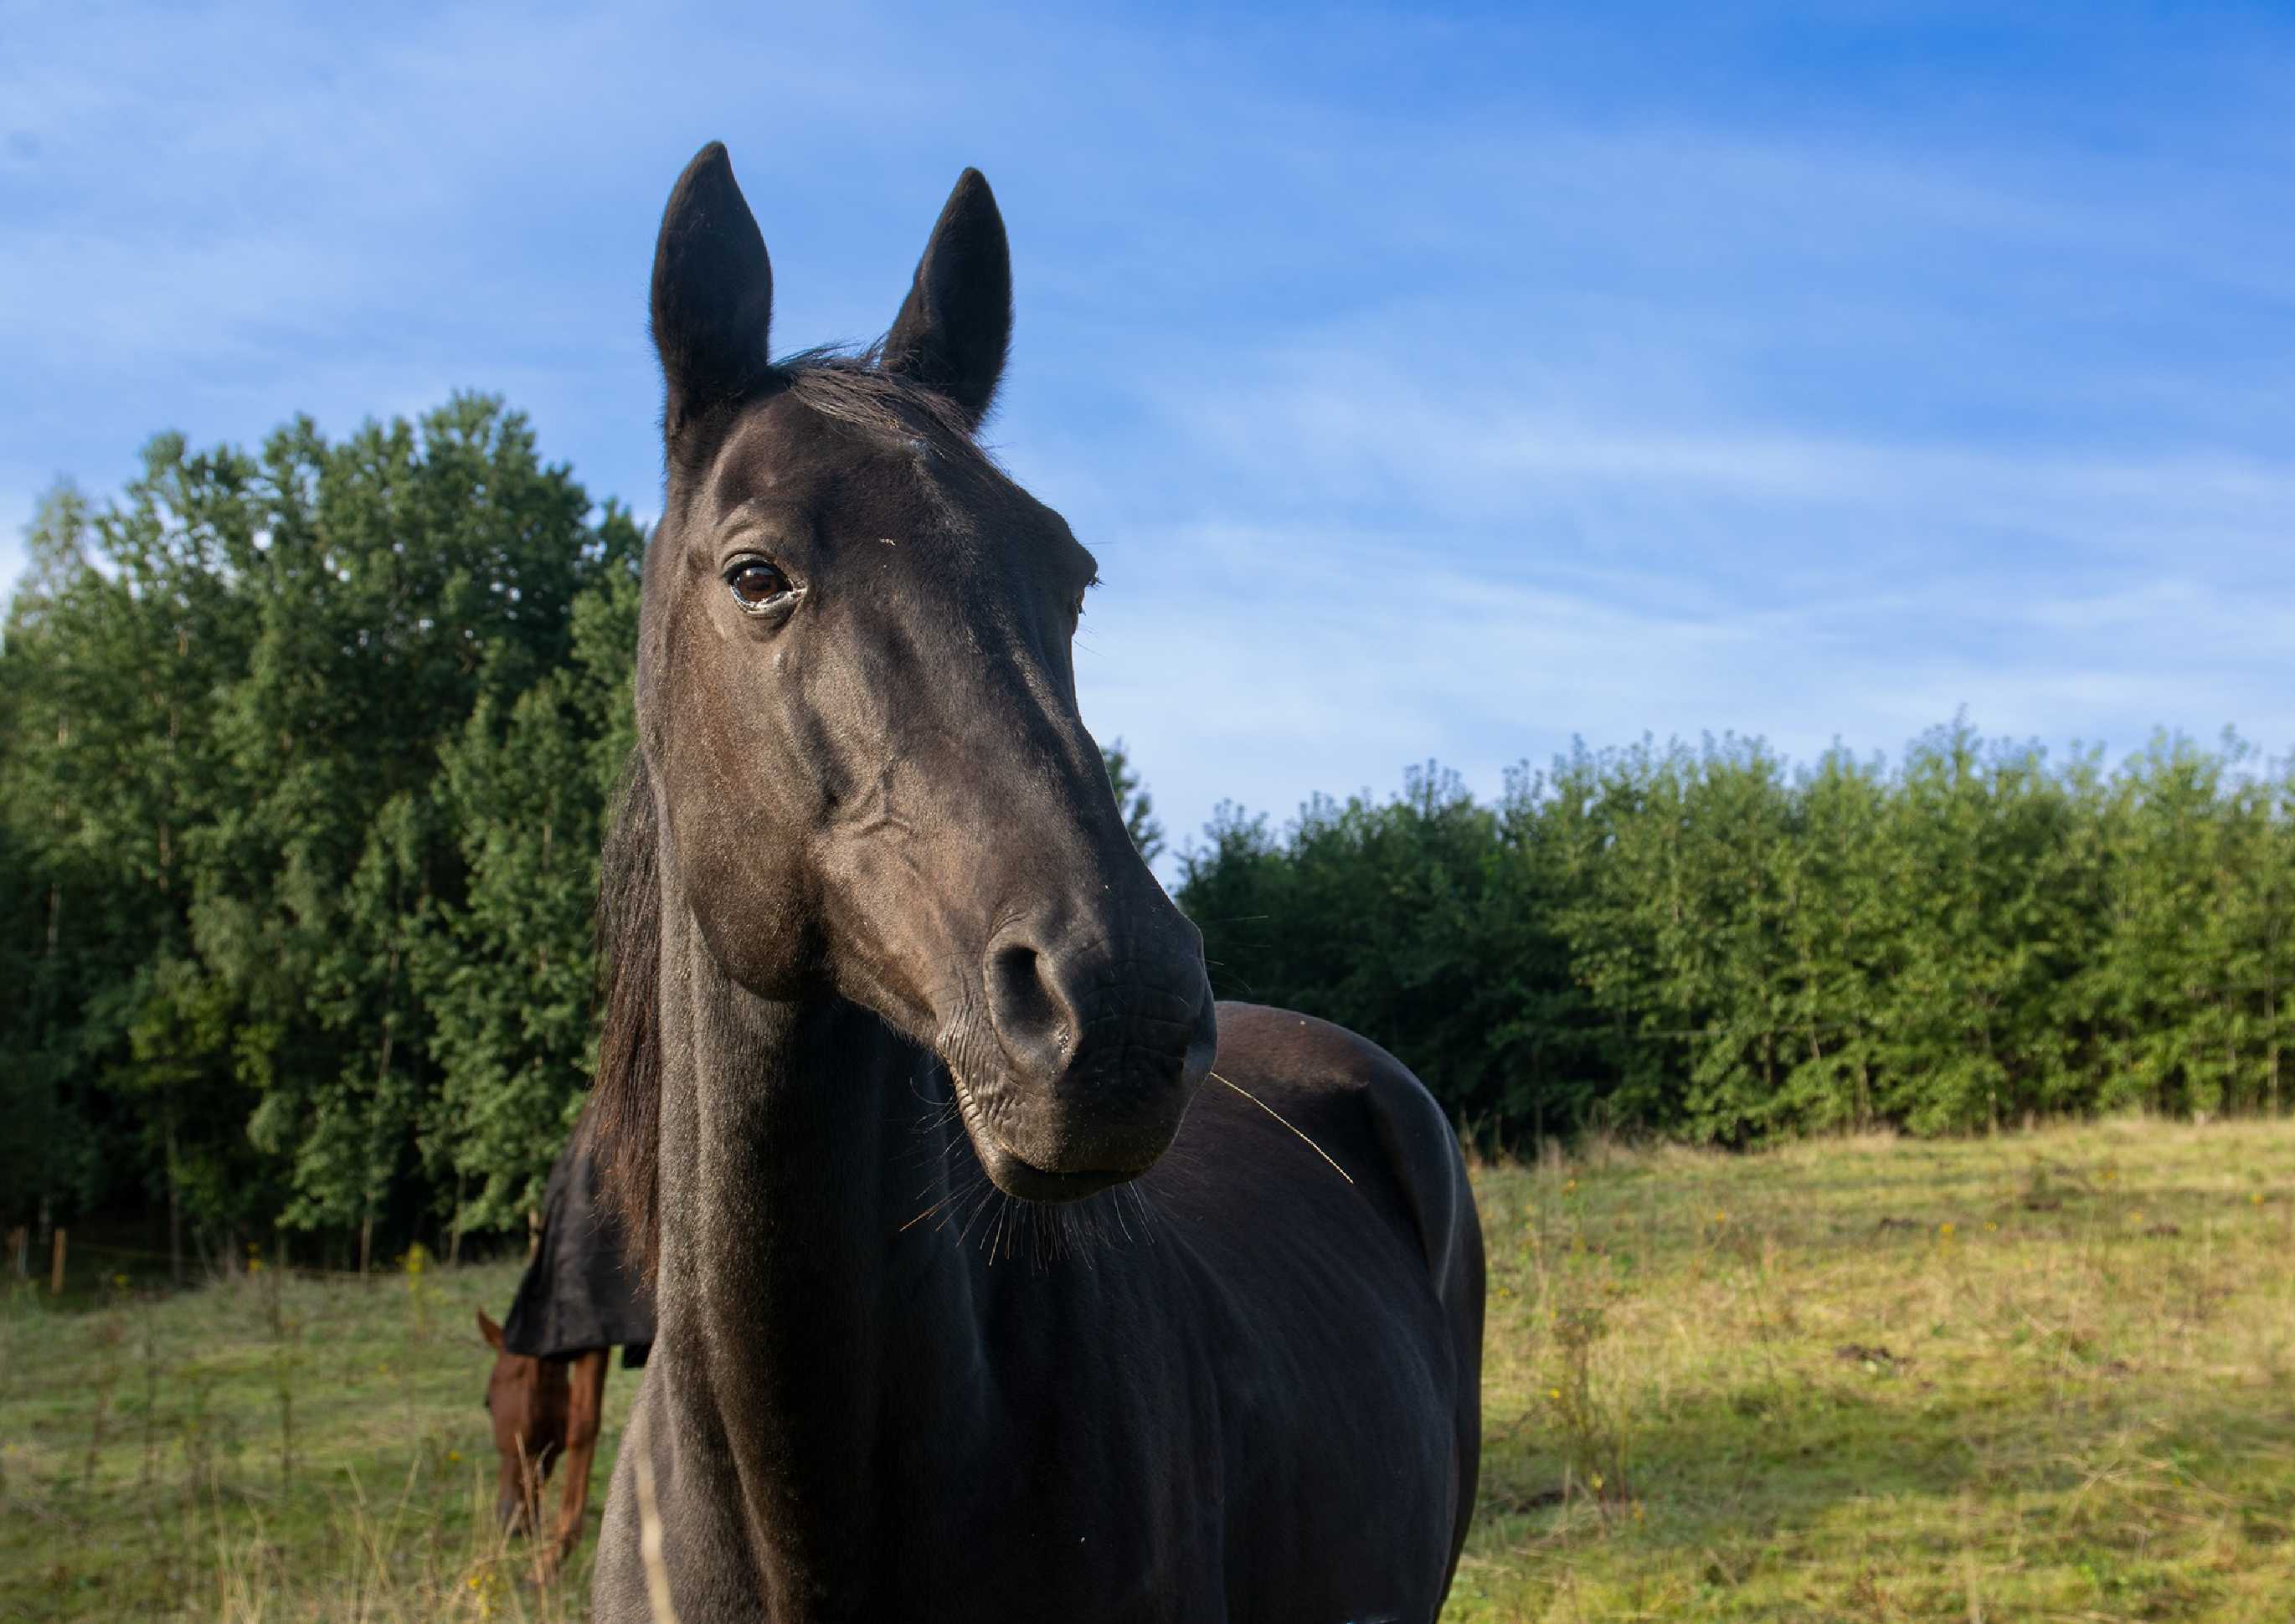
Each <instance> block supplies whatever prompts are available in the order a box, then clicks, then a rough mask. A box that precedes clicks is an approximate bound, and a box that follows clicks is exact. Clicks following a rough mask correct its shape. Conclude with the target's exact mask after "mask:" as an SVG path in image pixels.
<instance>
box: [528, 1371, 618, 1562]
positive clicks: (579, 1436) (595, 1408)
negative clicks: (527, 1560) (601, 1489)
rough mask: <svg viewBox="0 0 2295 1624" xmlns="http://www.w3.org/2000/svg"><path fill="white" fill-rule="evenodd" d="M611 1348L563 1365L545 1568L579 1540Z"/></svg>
mask: <svg viewBox="0 0 2295 1624" xmlns="http://www.w3.org/2000/svg"><path fill="white" fill-rule="evenodd" d="M613 1352H614V1351H613V1350H612V1349H611V1348H592V1349H591V1350H590V1351H588V1352H586V1353H577V1354H576V1355H575V1356H574V1359H573V1360H572V1361H571V1363H570V1365H569V1367H568V1370H567V1378H566V1385H567V1397H566V1454H565V1457H564V1458H563V1459H561V1460H560V1461H559V1464H558V1469H559V1473H561V1475H562V1481H561V1482H560V1484H559V1501H558V1527H557V1529H556V1530H554V1531H553V1533H552V1535H551V1541H550V1544H549V1546H547V1547H546V1549H545V1550H544V1552H543V1564H544V1566H545V1568H546V1569H548V1570H552V1571H554V1570H555V1569H556V1568H557V1566H558V1564H559V1563H562V1562H564V1561H565V1560H566V1558H567V1556H568V1554H570V1553H571V1552H572V1551H573V1549H574V1547H575V1546H576V1545H578V1544H580V1543H581V1540H582V1524H583V1522H584V1520H585V1519H586V1518H587V1516H588V1514H589V1510H590V1462H591V1459H592V1457H594V1456H595V1455H596V1454H597V1452H598V1422H599V1417H600V1415H601V1413H602V1412H603V1411H604V1408H605V1402H606V1371H607V1368H608V1363H609V1361H610V1360H611V1359H612V1358H613Z"/></svg>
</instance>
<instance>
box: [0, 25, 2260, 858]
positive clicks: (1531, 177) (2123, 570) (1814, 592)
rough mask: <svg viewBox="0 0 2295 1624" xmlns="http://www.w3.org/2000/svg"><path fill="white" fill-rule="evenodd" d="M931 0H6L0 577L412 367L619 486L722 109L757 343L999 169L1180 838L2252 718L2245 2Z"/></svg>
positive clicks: (1050, 416) (814, 338)
mask: <svg viewBox="0 0 2295 1624" xmlns="http://www.w3.org/2000/svg"><path fill="white" fill-rule="evenodd" d="M956 9H957V8H952V7H946V6H929V7H928V6H923V5H918V6H914V7H909V8H889V7H884V6H878V5H871V4H849V5H848V4H840V5H837V6H833V7H806V8H796V15H794V16H782V15H780V14H779V12H780V8H774V7H768V6H760V5H752V6H745V7H729V8H723V9H722V10H719V11H715V12H713V11H710V10H706V9H692V10H682V9H678V8H674V7H671V6H666V5H653V4H649V5H647V6H644V7H637V6H630V7H626V8H619V9H602V8H590V7H585V6H584V5H581V4H553V5H550V6H547V7H534V8H519V7H510V6H493V7H486V6H475V5H472V6H460V7H455V8H452V9H432V8H428V7H424V6H420V5H415V6H408V7H399V8H360V9H354V8H348V7H307V6H306V7H294V8H289V7H279V8H271V7H265V6H259V5H240V6H232V7H225V8H216V9H207V8H200V7H192V6H173V5H171V6H164V7H161V6H144V5H102V4H74V5H69V6H57V5H52V4H51V5H30V4H19V0H0V37H4V38H5V39H6V40H7V41H8V48H7V49H6V50H5V51H4V52H0V220H4V222H5V228H4V229H5V241H6V242H7V251H6V253H4V254H0V379H4V380H5V383H4V387H0V580H12V579H13V577H14V575H15V574H16V572H17V569H18V567H19V566H20V561H21V558H22V550H21V546H20V535H21V531H22V527H23V525H24V523H25V521H26V520H27V519H28V518H29V515H30V513H31V510H32V506H33V503H34V502H35V501H36V500H37V495H38V494H39V492H40V491H41V490H43V489H44V488H45V487H46V486H48V485H49V484H50V483H51V482H52V481H53V479H55V478H56V477H58V476H60V475H69V476H71V477H74V478H76V479H78V481H79V482H80V483H81V484H82V485H83V486H86V487H87V488H89V489H91V490H93V491H95V492H98V493H102V492H107V491H110V490H113V489H116V488H117V487H118V484H119V483H120V482H121V480H122V479H124V478H125V477H127V475H128V474H129V473H130V472H131V471H132V469H133V467H134V464H135V452H136V449H137V447H138V446H139V445H141V444H142V443H143V440H144V439H145V438H146V437H148V436H149V435H150V434H151V433H152V432H153V431H155V430H157V429H160V428H180V429H182V430H184V432H185V433H187V434H189V435H190V436H191V437H192V439H193V440H194V441H195V442H199V443H209V442H214V441H217V440H230V441H235V442H240V443H252V442H253V441H255V440H256V439H257V438H259V437H260V436H261V435H262V434H263V433H264V432H265V430H267V429H268V428H271V427H272V426H274V425H275V424H276V423H278V422H280V421H281V420H283V419H285V418H286V417H287V416H289V415H290V413H292V412H297V411H308V412H312V413H314V415H315V416H316V417H317V418H318V419H319V420H320V421H321V423H322V424H323V426H324V427H326V428H328V429H329V430H330V431H331V432H340V431H342V430H345V429H347V428H351V427H353V426H354V425H355V423H356V422H357V421H358V420H360V419H361V418H363V417H365V416H369V415H387V414H391V413H400V412H415V411H419V410H421V409H422V408H424V407H427V406H429V405H432V404H437V403H438V402H440V401H441V400H443V399H444V398H445V396H446V395H447V394H448V393H449V392H450V391H452V390H453V389H457V388H480V389H486V390H492V391H495V392H498V393H501V394H502V395H505V396H508V397H509V398H510V401H511V402H512V403H514V404H517V405H519V407H521V408H523V409H524V410H526V411H527V412H528V413H530V414H531V416H532V417H533V419H534V420H535V425H536V428H537V429H538V431H539V433H540V436H541V438H542V442H543V448H544V450H545V452H546V453H547V454H549V455H550V456H551V457H552V458H554V459H559V460H564V461H570V462H571V463H572V464H573V465H574V467H575V469H576V470H577V472H578V473H579V474H580V475H581V477H583V478H584V481H585V483H586V484H587V485H588V486H589V488H590V489H591V491H592V493H593V494H597V495H600V496H604V495H608V494H611V495H617V496H619V497H621V498H622V499H623V500H624V501H625V502H628V503H630V504H631V505H632V506H633V507H634V508H635V509H636V510H638V511H639V512H640V513H641V514H650V513H651V512H652V511H653V510H655V509H656V508H657V503H658V489H659V471H658V470H659V461H658V454H659V453H658V445H657V439H656V430H655V423H656V412H657V380H656V377H655V373H654V370H653V362H652V358H651V355H650V352H649V348H648V347H647V344H646V340H645V335H644V302H645V281H646V274H647V270H648V266H649V257H650V252H651V243H652V238H653V233H654V228H655V225H656V224H657V220H658V217H659V211H660V207H661V203H662V200H663V199H664V197H665V196H666V193H667V190H668V187H669V184H670V183H671V181H672V180H673V179H674V177H675V175H676V174H677V172H678V170H679V168H680V167H682V164H683V163H684V161H685V159H687V158H688V157H689V156H690V154H691V153H692V151H693V150H694V149H695V148H696V147H698V145H699V144H700V143H703V142H704V141H706V140H709V139H712V138H723V140H725V141H726V142H727V143H729V145H730V146H731V150H732V154H733V161H734V165H735V167H736V169H737V171H738V172H739V175H740V177H741V181H742V184H743V186H744V188H745V189H746V190H747V193H748V196H749V199H750V201H751V204H752V206H753V207H754V208H755V210H756V213H757V215H758V217H759V220H760V222H761V224H763V226H764V233H765V238H766V241H767V242H768V244H769V245H770V247H771V250H772V257H773V264H774V270H775V290H776V298H777V307H776V313H775V314H776V319H775V323H774V328H775V338H776V341H777V344H778V345H779V346H780V347H782V348H795V347H801V346H804V345H810V344H813V343H818V342H821V341H825V340H830V339H853V340H860V339H868V338H870V337H873V336H874V335H875V334H876V333H878V331H881V329H882V328H883V327H884V325H885V324H886V322H887V321H888V320H889V319H890V317H891V314H892V313H893V310H894V307H895V306H896V305H897V302H898V299H899V297H900V295H901V293H902V289H903V287H904V284H905V281H906V278H907V275H908V273H909V270H910V268H911V265H913V263H914V260H915V257H916V255H917V252H918V251H919V249H920V248H921V247H922V245H923V240H924V235H925V233H926V231H927V228H928V226H929V225H930V224H931V221H932V218H933V216H934V215H935V212H936V210H937V209H938V208H939V205H940V202H941V200H942V199H943V197H944V196H945V195H946V192H947V190H948V187H949V185H950V184H951V182H952V181H953V180H954V178H955V176H956V174H957V172H958V171H959V170H960V168H961V167H963V166H965V165H966V164H976V165H977V166H979V167H981V168H982V169H983V170H984V171H985V172H986V174H987V175H988V176H989V178H990V180H991V182H992V184H994V186H995V187H996V190H997V194H998V197H999V199H1000V201H1001V203H1002V206H1003V209H1004V213H1005V216H1006V219H1007V222H1008V224H1009V226H1010V228H1011V233H1012V237H1013V247H1014V257H1015V273H1016V280H1017V303H1018V307H1019V326H1018V331H1017V339H1016V343H1015V347H1014V357H1013V366H1012V370H1011V371H1010V372H1009V375H1008V384H1007V388H1006V391H1005V393H1004V396H1003V397H1002V404H1001V409H1000V414H999V416H998V418H997V419H996V420H995V422H994V424H993V426H992V439H993V440H994V442H995V443H996V445H997V446H998V448H999V450H1000V455H1001V456H1002V457H1003V459H1004V461H1005V462H1006V464H1007V466H1008V467H1009V468H1010V469H1011V470H1012V471H1013V472H1014V473H1015V474H1016V475H1017V477H1020V478H1021V479H1022V480H1023V482H1025V483H1026V484H1027V485H1028V486H1030V487H1031V488H1033V490H1034V491H1036V493H1037V494H1039V495H1041V496H1042V497H1043V498H1044V499H1045V500H1047V501H1049V502H1052V503H1053V504H1054V505H1056V506H1058V507H1059V508H1060V509H1061V510H1063V511H1064V512H1065V513H1066V515H1067V516H1068V518H1069V519H1070V521H1071V522H1072V523H1073V524H1074V526H1075V529H1076V531H1077V533H1078V534H1079V535H1081V536H1082V537H1083V538H1084V540H1085V541H1086V542H1088V543H1090V545H1091V546H1092V548H1093V549H1094V551H1096V552H1098V555H1099V558H1100V559H1101V563H1102V574H1103V575H1104V577H1105V579H1106V581H1107V585H1106V586H1105V588H1104V589H1103V590H1102V591H1101V592H1098V593H1097V594H1095V595H1094V599H1093V601H1092V603H1091V606H1090V613H1089V615H1088V616H1087V618H1086V620H1085V623H1084V633H1083V640H1082V650H1081V652H1080V655H1079V675H1080V678H1081V681H1082V687H1083V696H1084V713H1085V718H1086V720H1087V722H1090V724H1091V726H1092V728H1093V729H1094V730H1095V731H1096V732H1098V733H1099V734H1100V735H1101V736H1102V737H1103V738H1106V737H1112V736H1115V735H1117V734H1121V735H1123V736H1124V737H1125V738H1126V739H1128V740H1129V741H1130V743H1131V747H1132V750H1133V754H1134V755H1135V756H1136V758H1137V759H1138V761H1139V764H1140V766H1141V767H1142V768H1143V770H1144V771H1145V772H1146V774H1147V779H1148V781H1149V783H1150V786H1151V788H1153V789H1154V790H1155V792H1156V796H1157V799H1158V801H1159V803H1160V804H1161V805H1162V808H1163V810H1164V812H1165V814H1166V820H1167V821H1168V822H1169V823H1170V825H1171V826H1172V830H1173V833H1174V834H1175V836H1178V835H1184V834H1186V833H1187V832H1188V831H1190V830H1192V829H1193V828H1196V827H1197V825H1198V824H1200V823H1201V821H1202V820H1204V818H1205V816H1207V815H1208V814H1209V812H1210V811H1211V809H1212V807H1213V804H1214V803H1215V802H1217V801H1218V800H1220V799H1221V798H1233V799H1236V800H1238V801H1241V802H1243V803H1245V804H1247V805H1250V806H1253V807H1254V808H1263V809H1269V810H1271V811H1273V812H1275V813H1276V814H1277V815H1278V818H1280V817H1282V816H1286V815H1287V814H1288V813H1289V812H1291V811H1292V810H1293V809H1294V808H1295V806H1296V804H1298V802H1299V801H1300V800H1301V799H1302V798H1303V797H1304V796H1306V795H1308V794H1309V793H1310V792H1311V791H1314V790H1318V789H1323V790H1331V791H1336V792H1341V793H1344V792H1346V791H1349V790H1352V789H1356V788H1364V787H1368V788H1373V789H1374V790H1376V791H1378V792H1381V793H1384V792H1385V791H1387V790H1389V789H1391V788H1393V787H1395V786H1396V785H1397V784H1398V783H1399V782H1400V780H1401V773H1402V771H1403V769H1404V767H1405V766H1406V765H1407V764H1409V763H1412V762H1415V761H1418V760H1423V759H1425V758H1426V757H1428V756H1435V757H1439V758H1440V759H1441V760H1442V761H1443V762H1444V763H1448V764H1450V765H1453V766H1455V767H1457V768H1458V769H1460V770H1461V771H1464V772H1465V773H1466V776H1467V779H1468V780H1469V781H1470V782H1471V783H1473V784H1474V786H1476V787H1477V788H1482V789H1484V790H1491V789H1495V788H1497V785H1498V783H1499V774H1500V771H1501V770H1502V769H1503V767H1504V766H1506V765H1507V764H1508V763H1514V762H1516V761H1519V760H1522V759H1524V758H1529V759H1531V760H1532V761H1542V760H1544V759H1545V758H1546V757H1547V756H1548V755H1551V754H1552V753H1553V752H1554V751H1556V750H1557V749H1560V748H1564V747H1567V745H1568V742H1569V740H1570V739H1571V738H1572V736H1573V735H1581V736H1583V737H1584V738H1585V739H1588V740H1589V742H1592V743H1595V744H1609V743H1624V742H1630V741H1631V740H1633V739H1638V738H1639V737H1640V736H1641V735H1642V734H1644V733H1645V732H1652V733H1654V734H1656V735H1657V736H1658V737H1659V738H1661V739H1662V738H1664V737H1666V736H1669V735H1672V734H1680V735H1682V736H1685V737H1688V738H1692V739H1695V737H1696V736H1697V735H1698V734H1699V733H1700V732H1702V731H1705V730H1713V731H1719V730H1725V729H1726V730H1736V731H1738V732H1741V733H1758V734H1760V735H1763V736H1766V737H1767V738H1768V739H1770V740H1771V741H1772V742H1773V743H1774V744H1776V746H1777V747H1780V748H1782V749H1784V750H1785V751H1787V752H1789V753H1792V754H1794V755H1801V756H1803V757H1806V756H1809V755H1813V754H1814V753H1816V752H1817V751H1818V750H1820V749H1822V748H1823V747H1825V745H1826V744H1827V743H1828V742H1830V741H1831V740H1833V739H1836V738H1837V739H1840V740H1842V742H1844V743H1846V744H1848V745H1849V746H1850V747H1854V748H1856V749H1858V750H1859V751H1862V752H1870V751H1875V750H1880V751H1887V752H1890V753H1891V754H1892V755H1893V754H1894V753H1896V752H1897V751H1898V750H1899V749H1900V748H1901V747H1902V745H1903V743H1904V741H1905V740H1906V739H1907V738H1908V737H1910V736H1911V735H1913V734H1914V733H1915V732H1917V731H1919V730H1922V729H1923V728H1924V727H1926V726H1928V725H1930V724H1932V723H1934V722H1940V721H1944V720H1947V719H1948V718H1949V717H1951V716H1952V714H1954V713H1955V712H1956V710H1958V709H1961V708H1963V707H1965V708H1966V710H1967V712H1968V713H1969V714H1970V716H1971V717H1972V720H1974V721H1975V722H1977V723H1978V724H1979V725H1980V726H1981V727H1983V728H1984V729H1986V730H1988V731H1991V732H1996V733H2012V734H2016V735H2019V736H2024V735H2032V736H2038V737H2039V738H2041V739H2044V740H2046V741H2049V742H2051V743H2052V744H2054V745H2056V746H2059V747H2061V746H2063V745H2067V744H2069V743H2070V742H2071V741H2072V740H2074V739H2086V740H2090V741H2102V742H2103V743H2104V744H2105V745H2106V746H2107V747H2108V748H2109V749H2110V750H2111V753H2113V754H2114V755H2118V754H2119V753H2122V752H2124V751H2127V750H2131V749H2133V748H2135V747H2138V746H2140V745H2141V744H2142V743H2143V742H2144V739H2145V738H2146V736H2147V735H2148V734H2149V733H2150V732H2151V730H2152V729H2153V728H2154V727H2156V726H2161V725H2165V726H2168V727H2173V728H2179V729H2183V730H2187V731H2190V732H2193V733H2196V734H2200V735H2203V736H2206V735H2212V734H2213V733H2214V732H2215V731H2216V730H2218V729H2220V728H2222V727H2224V726H2226V725H2232V726H2235V727H2237V728H2238V729H2240V730H2242V732H2243V733H2245V734H2246V735H2248V736H2249V737H2250V738H2251V739H2254V740H2255V741H2256V742H2258V744H2260V745H2262V746H2263V747H2265V748H2266V749H2267V750H2270V751H2273V752H2284V751H2286V750H2288V749H2289V748H2291V747H2295V666H2291V660H2290V654H2291V651H2295V119H2291V118H2289V117H2288V116H2287V110H2288V109H2289V107H2290V106H2295V14H2291V13H2290V12H2288V11H2287V10H2286V9H2285V8H2280V9H2278V10H2277V11H2275V12H2274V11H2270V10H2257V11H2252V12H2242V11H2241V10H2239V9H2237V8H2232V7H2215V8H2210V9H2209V11H2208V12H2207V13H2206V14H2205V15H2204V16H2197V15H2193V14H2188V13H2186V12H2178V11H2171V10H2170V9H2168V8H2165V7H2158V8H2152V7H2113V6H2109V5H2086V6H2079V7H2065V8H2062V9H2051V8H2015V10H2016V12H2017V18H2016V20H2013V21H2012V20H2008V19H2007V17H2006V14H2005V13H2006V8H1994V7H1982V8H1970V9H1967V10H1960V11H1955V10H1950V9H1938V8H1927V7H1915V6H1896V5H1887V4H1869V5H1846V4H1843V5H1834V6H1807V7H1800V8H1796V9H1794V10H1793V11H1792V12H1785V11H1766V10H1745V9H1733V10H1730V11H1728V12H1727V14H1726V15H1725V14H1723V13H1722V12H1720V11H1719V10H1718V9H1717V8H1711V7H1704V6H1695V5H1683V6H1678V7H1658V8H1650V9H1646V10H1637V9H1633V8H1626V7H1602V8H1593V7H1584V6H1574V7H1555V8H1544V7H1536V6H1508V7H1503V8H1500V7H1490V8H1478V7H1458V8H1452V9H1450V10H1442V9H1440V8H1429V7H1426V6H1421V5H1413V6H1409V7H1408V8H1401V7H1398V8H1395V9H1393V10H1379V9H1375V8H1346V9H1336V10H1334V9H1329V8H1323V7H1312V8H1309V7H1302V8H1297V9H1295V10H1294V9H1290V8H1281V7H1262V8H1257V9H1254V10H1252V11H1249V12H1242V11H1239V10H1238V9H1237V8H1232V7H1220V8H1213V7H1195V6H1189V5H1186V4H1155V5H1147V6H1139V7H1117V8H1082V7H1076V6H1057V5H1046V6H1034V5H1027V4H1006V5H1000V6H997V7H994V8H981V14H979V15H976V16H974V17H971V18H969V19H963V18H958V17H954V16H952V15H951V12H953V11H954V10H956ZM808 13H809V14H808Z"/></svg>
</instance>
